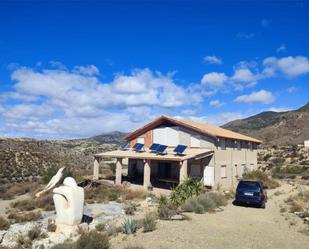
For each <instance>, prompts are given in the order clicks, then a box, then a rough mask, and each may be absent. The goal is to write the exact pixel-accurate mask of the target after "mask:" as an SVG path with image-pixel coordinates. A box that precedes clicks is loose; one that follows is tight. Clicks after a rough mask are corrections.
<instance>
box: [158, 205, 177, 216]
mask: <svg viewBox="0 0 309 249" xmlns="http://www.w3.org/2000/svg"><path fill="white" fill-rule="evenodd" d="M176 214H177V207H176V206H175V205H174V204H172V203H167V204H165V205H161V206H159V207H158V216H159V218H160V220H169V219H170V218H171V217H172V216H173V215H176Z"/></svg>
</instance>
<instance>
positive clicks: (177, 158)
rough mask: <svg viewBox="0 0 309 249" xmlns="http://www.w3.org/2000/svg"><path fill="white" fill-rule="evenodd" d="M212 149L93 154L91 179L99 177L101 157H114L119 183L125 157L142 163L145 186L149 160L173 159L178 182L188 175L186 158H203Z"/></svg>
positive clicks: (211, 153) (210, 154)
mask: <svg viewBox="0 0 309 249" xmlns="http://www.w3.org/2000/svg"><path fill="white" fill-rule="evenodd" d="M213 153H214V151H212V150H207V149H199V148H190V149H187V150H186V154H185V155H176V154H174V153H173V152H171V151H168V152H167V153H166V154H162V155H161V154H156V153H152V152H151V151H149V150H146V151H143V152H139V151H134V150H131V149H130V150H114V151H108V152H104V153H99V154H95V155H94V167H93V179H94V180H98V179H99V165H100V161H101V160H102V159H116V179H115V184H117V185H120V184H121V178H122V160H123V159H125V158H127V159H139V160H142V161H143V164H144V181H143V185H144V187H145V188H147V187H148V186H149V185H150V175H151V161H152V160H157V161H173V162H179V166H180V171H179V182H180V181H181V180H183V179H184V178H186V177H188V160H191V159H192V160H201V159H203V158H206V157H209V156H212V155H213Z"/></svg>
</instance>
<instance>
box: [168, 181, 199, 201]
mask: <svg viewBox="0 0 309 249" xmlns="http://www.w3.org/2000/svg"><path fill="white" fill-rule="evenodd" d="M203 191H204V187H203V184H202V182H201V181H196V180H194V179H192V178H186V179H184V180H183V181H182V182H181V183H180V184H179V185H178V186H177V187H176V188H175V189H174V190H173V191H172V193H171V196H170V199H171V202H172V203H173V204H174V205H176V206H180V205H182V204H183V203H184V202H185V201H186V200H187V199H188V198H190V197H192V196H194V195H199V194H201V193H202V192H203Z"/></svg>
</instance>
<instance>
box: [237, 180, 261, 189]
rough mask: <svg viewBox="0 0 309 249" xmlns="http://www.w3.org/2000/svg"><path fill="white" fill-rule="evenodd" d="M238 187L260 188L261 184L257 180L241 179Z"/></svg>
mask: <svg viewBox="0 0 309 249" xmlns="http://www.w3.org/2000/svg"><path fill="white" fill-rule="evenodd" d="M238 188H246V189H259V188H260V184H259V183H257V182H249V181H247V182H246V181H240V182H239V184H238Z"/></svg>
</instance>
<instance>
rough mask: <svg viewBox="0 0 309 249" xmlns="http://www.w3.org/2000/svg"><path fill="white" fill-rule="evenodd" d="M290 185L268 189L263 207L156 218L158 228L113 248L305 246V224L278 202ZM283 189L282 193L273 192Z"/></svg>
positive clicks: (122, 239)
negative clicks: (185, 218)
mask: <svg viewBox="0 0 309 249" xmlns="http://www.w3.org/2000/svg"><path fill="white" fill-rule="evenodd" d="M292 189H293V187H292V186H291V185H288V184H284V185H282V186H281V187H279V188H277V189H276V190H269V191H268V196H269V201H268V203H267V206H266V209H257V208H249V207H239V206H233V205H232V204H231V203H230V204H229V205H228V206H226V207H224V211H222V212H217V213H215V214H208V213H207V214H189V216H190V217H191V218H192V220H188V221H159V222H158V225H157V230H156V231H153V232H150V233H142V231H138V233H137V235H136V236H133V235H130V236H127V235H120V236H117V237H116V238H114V239H112V241H111V242H112V245H113V248H115V249H118V248H119V249H122V248H123V247H124V246H126V245H142V246H143V247H144V248H145V249H158V248H162V249H163V248H164V249H165V248H175V249H188V248H190V249H207V248H220V249H221V248H222V249H223V248H254V249H257V248H263V249H264V248H272V249H274V248H280V249H284V248H288V249H293V248H295V249H308V248H309V236H307V235H304V234H302V233H300V232H299V230H300V229H303V228H304V227H305V226H306V225H304V224H303V222H302V220H301V219H300V218H298V217H296V216H295V215H293V214H287V213H285V214H282V213H281V212H280V205H281V204H282V203H283V200H284V199H285V198H286V197H287V196H288V195H289V194H290V193H291V191H292ZM276 191H282V192H283V194H280V195H274V192H276Z"/></svg>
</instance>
